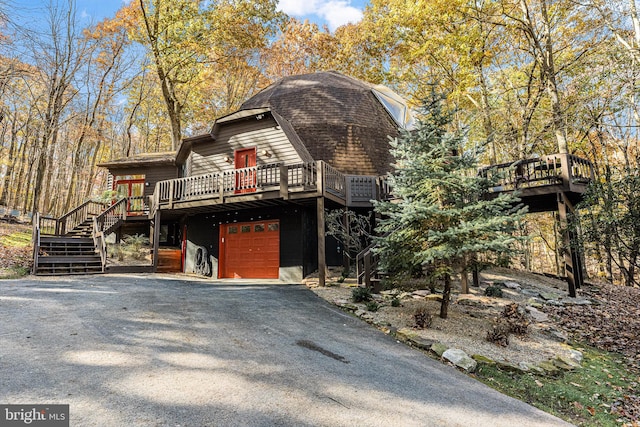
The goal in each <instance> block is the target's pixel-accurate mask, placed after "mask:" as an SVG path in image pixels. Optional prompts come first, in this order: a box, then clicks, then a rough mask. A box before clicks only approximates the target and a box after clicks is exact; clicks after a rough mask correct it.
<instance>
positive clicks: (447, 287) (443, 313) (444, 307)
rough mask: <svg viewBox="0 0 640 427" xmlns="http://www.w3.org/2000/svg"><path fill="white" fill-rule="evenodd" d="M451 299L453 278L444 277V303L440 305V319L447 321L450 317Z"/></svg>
mask: <svg viewBox="0 0 640 427" xmlns="http://www.w3.org/2000/svg"><path fill="white" fill-rule="evenodd" d="M450 298H451V276H450V275H449V273H445V275H444V289H443V291H442V303H441V304H440V318H441V319H446V318H447V316H448V315H449V299H450Z"/></svg>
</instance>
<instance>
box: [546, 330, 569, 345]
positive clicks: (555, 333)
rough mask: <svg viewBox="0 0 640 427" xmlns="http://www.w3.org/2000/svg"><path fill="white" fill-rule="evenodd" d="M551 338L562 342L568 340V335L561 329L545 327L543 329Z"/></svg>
mask: <svg viewBox="0 0 640 427" xmlns="http://www.w3.org/2000/svg"><path fill="white" fill-rule="evenodd" d="M545 332H546V333H547V334H548V335H549V336H550V337H551V338H553V339H554V340H556V341H558V342H563V343H566V342H568V341H569V336H568V335H567V334H566V332H563V331H559V330H557V329H553V328H551V329H547V330H546V331H545Z"/></svg>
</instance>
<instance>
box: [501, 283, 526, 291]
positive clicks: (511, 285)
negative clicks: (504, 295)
mask: <svg viewBox="0 0 640 427" xmlns="http://www.w3.org/2000/svg"><path fill="white" fill-rule="evenodd" d="M504 286H505V287H507V288H509V289H515V290H520V289H522V286H520V283H517V282H504Z"/></svg>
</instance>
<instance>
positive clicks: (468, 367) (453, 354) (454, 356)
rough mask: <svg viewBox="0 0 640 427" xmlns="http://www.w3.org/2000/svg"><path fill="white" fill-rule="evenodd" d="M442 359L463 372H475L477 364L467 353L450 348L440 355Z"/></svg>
mask: <svg viewBox="0 0 640 427" xmlns="http://www.w3.org/2000/svg"><path fill="white" fill-rule="evenodd" d="M442 358H443V359H445V360H448V361H449V362H451V363H453V364H454V365H456V366H457V367H458V368H460V369H462V370H464V371H465V372H475V370H476V367H477V366H478V363H477V362H476V361H475V360H473V359H472V358H470V357H469V355H468V354H467V353H465V352H464V351H462V350H460V349H457V348H450V349H448V350H447V351H445V352H444V353H442Z"/></svg>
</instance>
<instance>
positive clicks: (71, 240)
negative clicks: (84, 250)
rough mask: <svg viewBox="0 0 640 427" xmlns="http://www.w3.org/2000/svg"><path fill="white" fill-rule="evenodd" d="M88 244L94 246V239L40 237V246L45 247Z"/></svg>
mask: <svg viewBox="0 0 640 427" xmlns="http://www.w3.org/2000/svg"><path fill="white" fill-rule="evenodd" d="M52 242H53V243H77V244H82V243H88V244H91V245H92V244H93V239H92V238H91V237H71V236H42V237H40V245H41V246H42V245H44V244H47V243H52Z"/></svg>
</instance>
